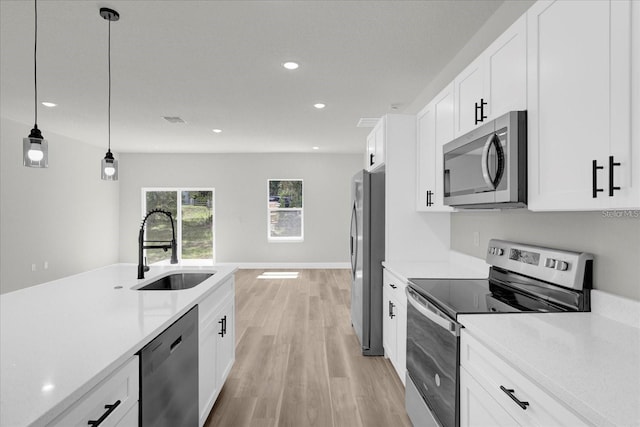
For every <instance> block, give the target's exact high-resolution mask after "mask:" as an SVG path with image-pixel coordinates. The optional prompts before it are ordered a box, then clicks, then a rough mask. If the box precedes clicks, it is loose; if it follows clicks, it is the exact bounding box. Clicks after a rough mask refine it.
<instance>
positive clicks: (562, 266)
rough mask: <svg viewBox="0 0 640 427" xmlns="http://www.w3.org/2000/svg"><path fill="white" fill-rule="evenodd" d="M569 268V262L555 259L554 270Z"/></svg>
mask: <svg viewBox="0 0 640 427" xmlns="http://www.w3.org/2000/svg"><path fill="white" fill-rule="evenodd" d="M568 269H569V263H567V262H565V261H556V270H560V271H567V270H568Z"/></svg>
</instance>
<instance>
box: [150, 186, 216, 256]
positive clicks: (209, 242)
mask: <svg viewBox="0 0 640 427" xmlns="http://www.w3.org/2000/svg"><path fill="white" fill-rule="evenodd" d="M151 209H164V210H167V211H169V212H171V215H172V217H173V219H174V224H175V233H176V243H177V250H178V260H179V261H180V262H182V264H190V265H213V263H214V262H215V252H214V248H215V245H214V233H213V224H214V221H213V214H214V190H213V189H212V188H209V189H173V188H169V189H167V188H143V189H142V215H143V217H144V215H146V213H147V212H148V211H150V210H151ZM145 240H148V241H149V240H151V241H170V240H171V224H170V223H169V220H168V219H167V217H166V216H164V215H151V216H150V217H149V219H148V220H147V225H146V229H145ZM145 256H146V257H147V263H148V264H154V263H161V264H165V263H169V261H170V259H171V252H170V251H167V252H164V251H163V250H161V249H151V250H145Z"/></svg>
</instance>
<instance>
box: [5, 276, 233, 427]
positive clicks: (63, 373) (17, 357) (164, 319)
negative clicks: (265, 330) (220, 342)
mask: <svg viewBox="0 0 640 427" xmlns="http://www.w3.org/2000/svg"><path fill="white" fill-rule="evenodd" d="M173 270H182V271H215V272H216V273H215V274H214V275H213V276H212V277H211V278H209V279H207V280H206V281H205V282H202V283H201V284H200V285H198V286H195V287H194V288H191V289H184V290H180V291H136V290H133V289H131V288H132V287H137V286H139V285H141V284H145V283H148V282H151V281H153V278H154V277H158V276H159V275H162V274H163V273H167V272H169V271H173ZM235 271H236V268H235V267H233V266H212V267H206V268H205V267H176V266H167V267H154V266H152V267H151V271H149V272H147V273H145V276H146V278H145V279H143V280H137V279H136V277H137V265H135V264H116V265H111V266H107V267H104V268H100V269H97V270H92V271H89V272H86V273H81V274H78V275H75V276H71V277H67V278H64V279H60V280H56V281H53V282H48V283H44V284H41V285H37V286H32V287H30V288H26V289H23V290H19V291H15V292H10V293H7V294H4V295H0V426H1V427H17V426H28V425H33V426H41V425H45V424H46V423H48V422H50V421H51V420H52V419H53V418H54V417H56V416H57V415H59V414H60V413H61V412H62V411H63V410H64V409H65V408H67V407H68V406H69V405H71V404H72V403H73V402H74V401H76V400H77V399H78V398H80V397H81V396H82V395H84V394H85V393H86V392H88V391H89V390H90V389H91V388H92V387H94V386H95V385H96V384H98V383H99V382H100V381H101V380H102V379H104V378H105V377H106V376H107V375H108V374H109V373H110V372H111V371H112V370H113V369H115V368H116V367H118V366H119V365H120V364H122V363H123V362H125V361H126V360H127V359H129V358H130V357H132V356H133V355H134V353H136V352H137V351H138V350H140V349H141V348H142V347H144V346H145V345H146V344H147V343H148V342H150V341H151V340H152V339H153V338H155V337H156V336H157V335H158V334H159V333H160V332H162V331H163V330H164V329H166V328H167V327H168V326H169V325H171V323H173V322H174V321H175V320H177V319H178V318H179V317H180V316H181V315H183V314H184V313H186V312H187V311H188V310H189V309H190V308H191V307H193V306H194V305H195V304H197V303H198V302H199V301H200V300H202V299H203V298H204V297H205V296H206V295H208V294H209V293H210V292H212V291H213V290H214V289H215V288H216V287H217V286H218V284H220V283H221V282H223V281H224V280H225V279H226V278H228V277H229V276H231V275H232V274H233V273H234V272H235ZM116 285H120V286H122V289H114V287H115V286H116Z"/></svg>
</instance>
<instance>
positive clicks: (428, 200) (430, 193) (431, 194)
mask: <svg viewBox="0 0 640 427" xmlns="http://www.w3.org/2000/svg"><path fill="white" fill-rule="evenodd" d="M431 196H433V191H431V190H427V206H433V201H432V200H431Z"/></svg>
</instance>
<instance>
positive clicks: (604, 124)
mask: <svg viewBox="0 0 640 427" xmlns="http://www.w3.org/2000/svg"><path fill="white" fill-rule="evenodd" d="M632 3H633V2H631V1H626V0H615V1H600V0H593V1H584V2H580V3H576V2H569V1H540V2H537V3H536V4H534V5H533V6H532V7H531V8H530V9H529V11H528V12H527V28H528V37H527V40H528V42H527V67H528V83H527V92H528V108H527V110H528V137H529V139H528V147H529V149H528V156H529V159H528V161H529V163H528V164H529V177H528V178H529V187H528V190H529V194H528V197H529V202H528V206H529V209H531V210H599V209H605V208H637V207H638V206H640V173H639V172H640V170H639V168H640V153H639V151H640V150H639V147H640V144H639V142H638V139H639V137H640V135H639V132H638V130H639V129H638V124H637V122H638V120H637V117H638V112H637V111H638V110H637V109H638V107H639V102H640V101H639V100H638V93H637V92H638V83H640V81H639V80H638V79H639V78H638V75H639V74H640V66H639V63H638V61H639V60H638V57H637V56H638V55H640V53H639V52H640V42H639V31H640V28H638V23H640V19H639V18H638V16H639V14H640V12H639V11H638V9H640V4H638V3H634V4H632ZM632 22H633V23H634V24H635V28H634V29H633V32H632ZM568 28H570V31H568V30H567V29H568ZM632 52H633V55H634V56H633V57H632ZM632 62H633V67H634V68H633V70H632ZM632 76H633V77H632ZM632 78H633V79H635V80H634V82H633V83H632ZM632 88H634V89H635V95H634V96H633V98H632ZM632 101H633V102H634V109H635V112H634V113H633V115H632V107H631V104H632ZM632 117H636V120H635V122H636V123H635V124H634V125H633V126H634V128H633V134H632V123H631V118H632ZM634 168H635V173H634V170H633V169H634Z"/></svg>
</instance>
